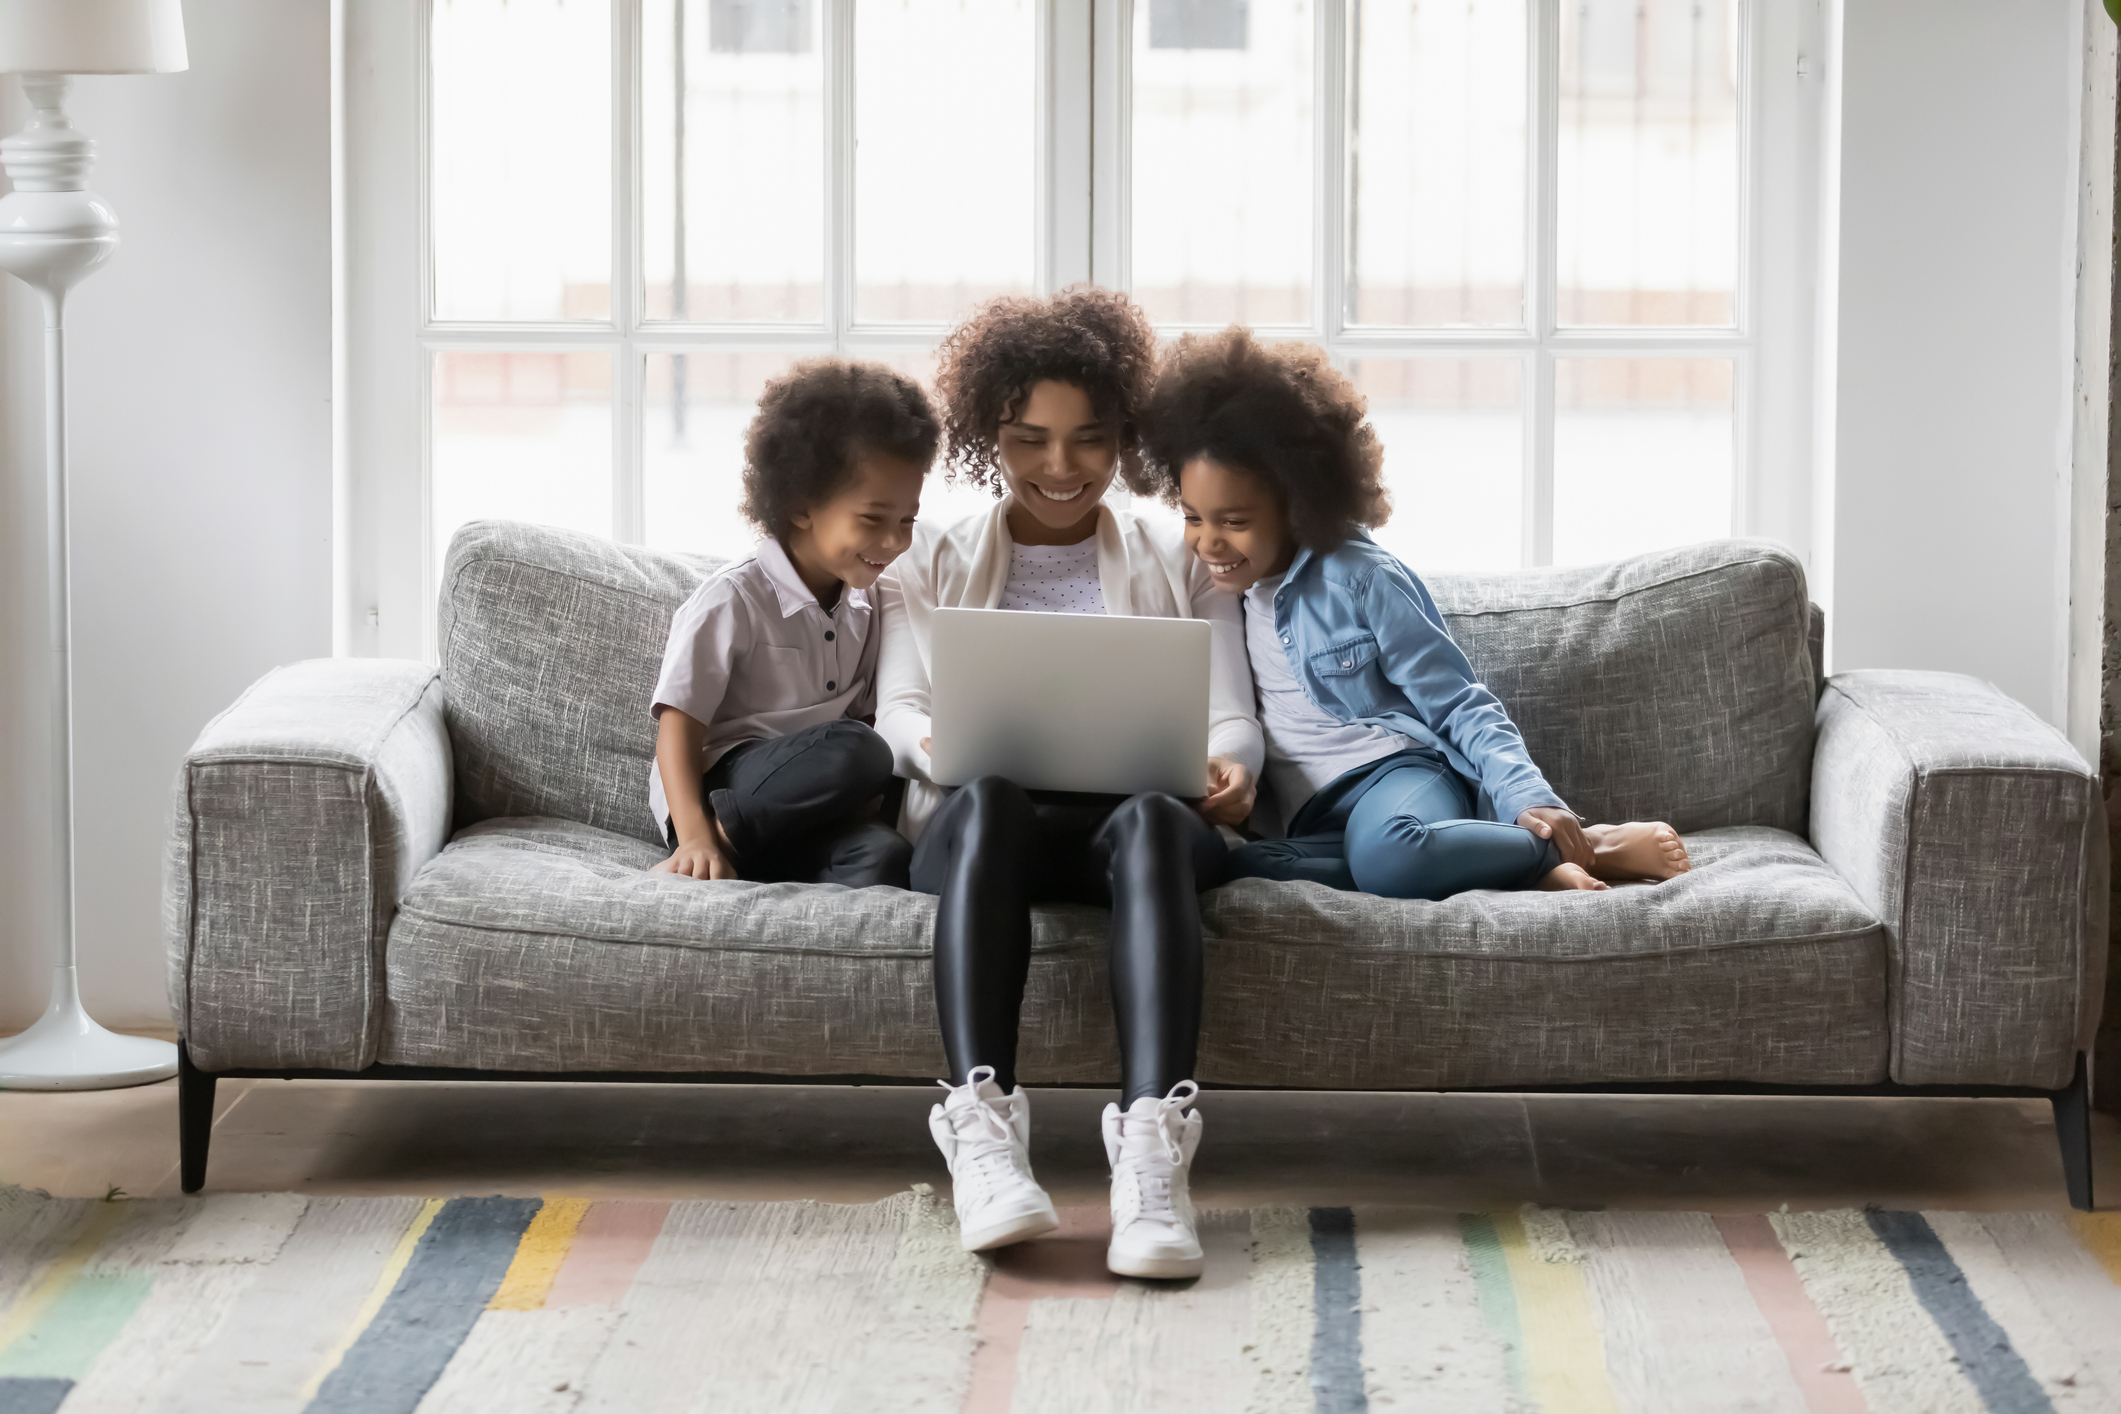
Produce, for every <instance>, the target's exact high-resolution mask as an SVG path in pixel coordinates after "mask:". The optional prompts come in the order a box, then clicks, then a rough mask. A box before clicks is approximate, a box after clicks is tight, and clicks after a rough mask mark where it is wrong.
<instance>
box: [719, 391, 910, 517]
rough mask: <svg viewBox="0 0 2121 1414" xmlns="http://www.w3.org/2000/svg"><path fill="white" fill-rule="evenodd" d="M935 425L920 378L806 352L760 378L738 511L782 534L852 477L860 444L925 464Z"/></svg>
mask: <svg viewBox="0 0 2121 1414" xmlns="http://www.w3.org/2000/svg"><path fill="white" fill-rule="evenodd" d="M941 435H942V429H941V427H940V426H939V425H938V424H937V422H936V420H935V409H934V408H933V407H931V406H930V405H929V403H928V395H927V394H926V393H924V392H922V391H921V386H920V384H918V383H916V382H914V381H913V380H912V379H911V378H908V377H906V376H905V375H904V374H901V373H894V372H893V371H892V370H891V369H889V368H886V367H885V366H884V365H883V364H880V363H860V362H856V361H855V360H853V359H844V358H811V359H805V360H803V361H802V362H801V363H798V364H797V365H795V367H793V368H791V369H790V370H789V371H788V372H787V373H786V374H784V375H783V376H781V377H779V378H776V379H774V380H773V381H772V382H771V383H768V384H767V385H766V389H765V391H764V392H763V393H761V394H760V395H759V407H758V412H757V413H756V414H755V415H754V416H753V417H752V419H751V427H750V430H749V431H747V432H746V433H745V434H744V505H743V512H744V518H745V519H746V520H748V521H750V522H751V523H752V524H753V525H756V526H757V527H758V528H759V529H760V530H763V531H765V532H766V533H767V534H768V535H772V536H774V537H776V538H782V537H785V536H787V534H788V533H789V532H790V531H791V530H793V529H794V528H795V518H796V517H797V516H799V515H802V514H803V513H804V512H806V511H808V510H810V509H811V508H812V507H814V506H817V505H820V504H822V503H823V502H825V501H828V500H830V499H831V498H832V497H833V495H835V494H836V493H837V492H838V491H839V490H840V489H841V488H842V487H844V486H845V485H846V484H847V483H848V482H849V481H852V480H853V479H854V463H855V458H856V456H857V455H859V454H860V453H862V452H864V451H867V452H872V453H881V454H883V455H886V456H892V457H897V458H900V459H901V460H903V461H909V462H912V463H914V464H915V465H916V466H919V467H920V468H922V470H924V471H925V470H926V469H927V467H928V465H929V463H931V462H933V461H934V460H935V449H936V445H937V443H938V442H939V441H940V439H941Z"/></svg>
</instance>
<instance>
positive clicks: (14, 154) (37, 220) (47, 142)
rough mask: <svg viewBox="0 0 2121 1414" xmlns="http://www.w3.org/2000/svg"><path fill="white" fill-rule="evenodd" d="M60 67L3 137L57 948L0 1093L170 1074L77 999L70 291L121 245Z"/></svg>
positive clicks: (5, 266)
mask: <svg viewBox="0 0 2121 1414" xmlns="http://www.w3.org/2000/svg"><path fill="white" fill-rule="evenodd" d="M68 82H69V81H68V79H67V77H66V75H64V74H25V75H23V78H22V86H23V88H24V90H25V91H26V92H27V93H28V95H29V100H30V103H31V105H32V106H33V107H34V108H35V109H36V116H35V117H34V118H33V119H32V120H31V121H30V125H29V126H28V127H27V128H25V129H24V130H23V131H21V132H19V133H17V134H16V135H15V136H13V137H11V138H8V139H6V140H5V141H0V165H4V166H5V167H6V168H7V174H8V176H9V177H10V178H11V179H12V180H13V182H14V186H15V189H14V191H12V192H11V193H9V194H8V195H7V196H4V197H0V270H6V271H8V272H9V273H10V274H13V275H15V276H17V277H19V278H20V279H21V280H22V281H23V283H25V284H27V285H29V286H30V287H31V288H32V289H34V290H35V291H36V292H37V293H38V295H39V296H40V297H41V298H42V300H43V304H44V472H45V483H44V485H45V497H44V505H45V532H46V540H45V573H46V576H47V585H48V593H47V595H46V602H47V605H48V608H49V612H50V615H51V624H50V628H51V633H50V642H51V650H52V737H51V745H52V752H51V760H52V765H53V768H54V770H55V771H56V772H57V774H58V779H57V780H56V781H55V782H54V783H53V786H52V817H51V820H52V843H53V847H54V848H55V850H56V851H57V856H56V866H57V867H56V868H55V870H54V871H53V872H54V874H55V875H56V879H55V881H54V882H55V883H56V885H57V888H58V905H59V906H58V924H59V930H58V931H59V956H58V958H57V960H56V961H55V962H54V964H53V967H52V991H51V1001H50V1002H49V1004H48V1005H47V1006H46V1008H45V1011H44V1015H43V1017H42V1018H40V1019H39V1020H38V1022H37V1024H36V1025H35V1026H32V1027H31V1028H30V1029H29V1030H27V1031H25V1032H23V1033H22V1034H21V1035H20V1036H17V1037H15V1038H14V1039H13V1040H10V1041H4V1042H0V1089H4V1090H106V1089H113V1088H115V1087H118V1086H122V1085H145V1084H148V1083H150V1082H152V1081H156V1080H166V1079H168V1078H169V1077H170V1076H172V1075H175V1074H176V1073H177V1048H176V1047H175V1046H172V1045H171V1044H170V1043H169V1042H167V1041H156V1040H151V1039H147V1038H143V1037H139V1036H120V1035H118V1034H117V1033H115V1032H112V1031H106V1030H104V1029H103V1028H102V1027H101V1026H98V1025H97V1024H96V1023H95V1021H94V1020H93V1019H92V1018H90V1016H89V1014H88V1012H87V1010H86V1009H85V1008H84V1007H83V1006H82V1005H81V982H80V977H79V975H78V973H77V972H76V970H75V957H76V939H75V936H74V934H75V926H74V684H73V646H72V640H73V611H72V607H71V601H70V596H69V589H70V585H69V582H68V580H69V575H68V569H67V510H66V491H67V484H66V482H67V473H66V332H65V326H64V318H63V316H64V312H65V307H66V294H67V291H68V290H70V289H72V288H73V286H74V284H75V283H76V282H77V281H79V280H80V279H81V278H82V277H83V276H85V275H87V274H88V273H89V272H90V271H92V270H94V269H95V268H96V267H97V266H99V265H101V264H102V263H103V262H104V261H106V260H108V259H110V257H111V255H112V254H113V253H114V252H115V251H116V250H117V249H118V218H117V216H116V215H115V214H114V213H113V212H112V211H111V209H110V204H109V203H108V202H106V201H104V200H103V198H102V197H100V196H97V195H96V194H94V193H93V192H91V191H89V190H87V183H88V171H89V168H90V167H91V166H93V165H94V163H95V160H96V145H95V143H94V142H92V141H90V140H89V139H88V138H85V137H83V136H82V135H81V134H79V133H77V132H75V131H74V129H73V125H72V124H71V123H69V122H68V121H67V119H66V111H65V102H66V90H67V85H68Z"/></svg>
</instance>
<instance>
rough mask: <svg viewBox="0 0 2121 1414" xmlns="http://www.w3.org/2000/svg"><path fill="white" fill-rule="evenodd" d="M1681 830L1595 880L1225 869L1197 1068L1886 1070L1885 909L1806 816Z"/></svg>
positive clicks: (1699, 1074) (1364, 1078) (1392, 1082)
mask: <svg viewBox="0 0 2121 1414" xmlns="http://www.w3.org/2000/svg"><path fill="white" fill-rule="evenodd" d="M1685 839H1686V845H1687V850H1688V852H1689V854H1690V855H1691V857H1692V859H1693V862H1694V868H1693V871H1692V872H1691V873H1688V874H1683V875H1681V876H1680V877H1678V878H1676V879H1672V880H1669V881H1667V882H1665V883H1663V884H1659V885H1656V886H1654V887H1651V886H1643V885H1628V886H1622V887H1618V888H1614V889H1610V890H1608V891H1606V892H1603V893H1566V894H1547V893H1537V892H1519V893H1504V892H1498V891H1492V890H1479V891H1475V892H1472V893H1465V894H1460V895H1458V896H1457V897H1455V898H1450V899H1446V900H1444V901H1443V902H1441V903H1429V902H1425V901H1420V900H1411V901H1400V900H1395V899H1384V898H1377V897H1375V896H1373V895H1370V894H1356V893H1341V892H1338V891H1336V890H1333V889H1328V888H1324V887H1321V886H1319V885H1316V884H1294V883H1275V882H1270V881H1267V880H1264V879H1246V880H1241V881H1239V882H1238V883H1235V884H1232V885H1229V886H1228V887H1226V888H1223V889H1219V890H1217V891H1216V892H1215V893H1214V894H1212V895H1210V896H1209V900H1208V903H1207V907H1206V910H1205V922H1206V926H1207V930H1208V932H1209V933H1210V934H1211V935H1212V936H1213V937H1214V938H1215V940H1216V941H1215V944H1214V945H1213V946H1212V947H1211V949H1210V952H1209V964H1208V965H1209V976H1210V985H1209V987H1208V991H1207V997H1206V1015H1205V1019H1204V1025H1203V1031H1204V1035H1203V1051H1204V1053H1205V1056H1204V1059H1203V1061H1202V1069H1203V1071H1210V1072H1212V1076H1213V1078H1214V1079H1215V1080H1216V1081H1218V1082H1221V1083H1224V1084H1232V1085H1254V1084H1257V1085H1267V1084H1279V1085H1287V1084H1293V1083H1299V1081H1301V1082H1302V1083H1308V1084H1313V1085H1321V1086H1333V1087H1347V1088H1363V1087H1368V1086H1408V1087H1426V1086H1438V1087H1458V1086H1508V1085H1569V1084H1590V1083H1595V1082H1625V1081H1716V1080H1742V1081H1762V1082H1773V1083H1781V1084H1804V1085H1856V1084H1872V1083H1875V1082H1878V1081H1881V1080H1883V1079H1885V1077H1886V1062H1887V1055H1888V1037H1887V1031H1886V956H1887V954H1886V942H1885V936H1884V931H1883V929H1882V928H1881V926H1880V924H1879V922H1878V919H1877V918H1876V917H1875V916H1873V915H1872V913H1871V912H1870V910H1869V909H1867V908H1866V907H1864V905H1863V904H1862V903H1861V902H1860V901H1859V900H1858V899H1857V897H1856V895H1855V894H1854V892H1853V891H1851V890H1850V888H1849V887H1848V885H1847V884H1846V883H1844V882H1843V881H1842V879H1841V877H1840V876H1839V875H1838V874H1836V873H1835V872H1834V871H1833V869H1832V868H1830V867H1829V866H1828V865H1827V864H1826V862H1825V861H1823V860H1822V859H1820V857H1819V856H1818V855H1817V854H1816V853H1815V852H1814V851H1813V850H1812V848H1811V846H1810V845H1808V844H1806V843H1805V842H1804V841H1803V840H1802V839H1800V838H1798V837H1797V836H1796V835H1793V834H1789V833H1786V832H1784V831H1782V830H1775V829H1768V828H1765V827H1762V826H1736V827H1731V828H1727V829H1719V830H1707V831H1702V832H1700V833H1698V834H1689V835H1687V836H1686V837H1685ZM1206 1057H1212V1064H1211V1062H1210V1060H1209V1059H1207V1058H1206Z"/></svg>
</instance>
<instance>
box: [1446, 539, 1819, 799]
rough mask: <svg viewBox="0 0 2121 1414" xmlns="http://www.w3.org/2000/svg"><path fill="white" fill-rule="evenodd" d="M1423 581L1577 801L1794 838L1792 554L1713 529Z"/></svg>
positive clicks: (1797, 633) (1806, 724)
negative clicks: (1579, 561) (1590, 558)
mask: <svg viewBox="0 0 2121 1414" xmlns="http://www.w3.org/2000/svg"><path fill="white" fill-rule="evenodd" d="M1416 568H1417V569H1418V568H1419V567H1418V566H1417V567H1416ZM1426 578H1427V583H1428V585H1429V588H1430V592H1431V593H1433V594H1434V595H1435V597H1436V603H1437V607H1438V608H1440V609H1442V610H1443V613H1444V618H1445V620H1446V621H1447V622H1448V623H1449V624H1450V627H1451V634H1452V636H1453V637H1455V638H1456V639H1457V640H1458V642H1459V644H1460V645H1461V646H1463V647H1464V649H1465V650H1466V656H1468V657H1469V658H1471V659H1472V660H1473V666H1474V668H1475V669H1476V670H1477V671H1478V672H1479V673H1480V675H1481V678H1482V679H1483V680H1484V681H1485V682H1486V683H1487V685H1488V686H1489V687H1490V688H1491V689H1493V691H1494V693H1495V695H1496V696H1497V697H1499V698H1501V699H1502V701H1503V705H1505V706H1506V707H1508V708H1509V710H1510V715H1511V717H1513V718H1514V719H1515V720H1516V722H1517V725H1518V727H1519V729H1520V730H1522V731H1523V732H1524V737H1525V743H1526V745H1528V746H1529V747H1530V748H1531V751H1532V759H1533V760H1534V761H1536V762H1538V763H1539V767H1540V769H1541V770H1542V771H1544V772H1545V773H1546V776H1547V779H1548V780H1549V781H1551V782H1552V783H1553V785H1554V788H1555V789H1556V790H1557V791H1559V792H1560V793H1561V798H1562V799H1563V800H1565V801H1567V802H1568V803H1569V806H1570V808H1571V809H1573V810H1574V811H1576V813H1577V814H1579V815H1581V816H1583V817H1584V818H1585V819H1586V820H1609V821H1621V820H1652V819H1655V820H1669V821H1671V823H1672V824H1673V826H1675V827H1676V828H1678V829H1680V830H1706V829H1713V828H1715V827H1717V826H1720V825H1772V826H1775V827H1776V828H1778V829H1784V830H1792V831H1795V832H1796V833H1798V834H1802V833H1804V830H1805V825H1806V816H1807V809H1808V801H1809V798H1810V790H1811V775H1812V713H1813V708H1814V705H1815V704H1816V702H1817V698H1818V688H1817V681H1816V679H1815V677H1814V669H1813V664H1812V654H1811V648H1810V630H1811V613H1812V611H1811V605H1810V603H1809V601H1808V599H1807V596H1806V592H1805V584H1804V567H1803V566H1802V565H1801V564H1799V563H1798V562H1797V559H1796V557H1795V556H1793V555H1791V554H1790V552H1789V551H1787V550H1785V549H1783V548H1782V547H1781V546H1779V545H1776V544H1773V543H1771V542H1768V541H1763V540H1711V541H1706V542H1704V543H1702V544H1698V545H1687V546H1682V547H1681V548H1679V549H1676V550H1663V551H1658V552H1657V553H1655V554H1649V555H1638V556H1636V557H1635V558H1633V559H1629V560H1620V561H1616V562H1615V563H1612V564H1606V565H1587V566H1582V567H1578V568H1572V569H1542V570H1520V571H1517V572H1515V573H1510V574H1479V575H1459V574H1449V575H1447V574H1439V575H1434V576H1428V577H1426Z"/></svg>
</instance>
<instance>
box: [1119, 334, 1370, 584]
mask: <svg viewBox="0 0 2121 1414" xmlns="http://www.w3.org/2000/svg"><path fill="white" fill-rule="evenodd" d="M1368 411H1369V404H1368V402H1367V400H1366V399H1364V397H1363V395H1362V394H1361V393H1360V392H1359V391H1357V389H1356V387H1355V385H1354V384H1353V383H1351V382H1349V381H1348V378H1347V375H1345V374H1343V373H1342V372H1341V371H1340V370H1339V369H1337V368H1335V367H1334V366H1333V365H1332V364H1331V363H1330V362H1328V361H1327V359H1326V354H1325V350H1323V349H1321V348H1319V347H1318V346H1317V345H1315V344H1273V345H1268V344H1262V343H1260V342H1259V341H1258V340H1256V339H1254V338H1253V337H1252V333H1251V331H1250V330H1248V329H1245V328H1242V327H1240V326H1238V325H1232V326H1231V327H1229V328H1228V329H1225V330H1223V331H1222V332H1221V333H1219V334H1188V335H1186V336H1185V337H1184V338H1182V339H1180V340H1179V341H1178V345H1177V347H1175V348H1173V349H1172V350H1170V352H1168V353H1166V354H1165V355H1164V359H1163V363H1162V365H1161V366H1160V367H1159V368H1158V369H1157V372H1156V386H1155V390H1154V391H1153V392H1152V393H1151V394H1150V398H1149V403H1148V406H1147V408H1146V409H1145V411H1144V414H1143V419H1142V420H1143V426H1144V431H1143V437H1142V444H1143V448H1142V449H1143V455H1144V458H1145V460H1146V462H1147V465H1148V471H1149V477H1150V480H1151V483H1152V486H1151V489H1152V490H1154V491H1155V493H1156V494H1158V495H1160V496H1161V497H1163V499H1164V500H1165V501H1167V502H1171V503H1174V504H1175V503H1176V502H1177V500H1178V474H1179V471H1180V470H1181V469H1182V468H1183V467H1184V466H1185V465H1186V463H1187V462H1189V461H1192V460H1193V459H1194V458H1195V457H1202V456H1205V457H1211V458H1213V459H1214V460H1216V461H1219V462H1221V463H1222V464H1223V465H1225V466H1229V467H1235V468H1237V469H1238V470H1240V471H1246V472H1250V473H1251V474H1252V475H1254V476H1257V477H1259V478H1260V479H1261V480H1262V481H1264V482H1266V483H1267V485H1268V486H1270V487H1271V488H1273V491H1274V494H1275V498H1276V499H1277V500H1279V501H1280V502H1281V505H1282V507H1283V512H1284V514H1285V515H1287V517H1288V520H1289V531H1290V534H1291V535H1292V536H1293V537H1294V538H1295V540H1296V542H1297V543H1298V544H1300V545H1303V546H1306V547H1308V548H1310V549H1313V550H1318V551H1326V550H1331V549H1332V548H1333V547H1335V546H1336V545H1339V544H1340V543H1341V542H1342V541H1344V540H1346V539H1347V538H1348V536H1349V534H1350V533H1351V532H1352V531H1353V530H1354V528H1355V527H1356V526H1379V525H1383V524H1384V523H1385V521H1386V520H1387V519H1389V518H1390V516H1391V514H1392V498H1391V495H1390V493H1389V492H1387V491H1386V490H1385V484H1384V447H1383V445H1382V444H1381V443H1380V442H1379V441H1378V440H1377V433H1376V432H1375V431H1374V430H1372V428H1371V427H1370V424H1369V421H1368V420H1367V414H1368Z"/></svg>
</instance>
